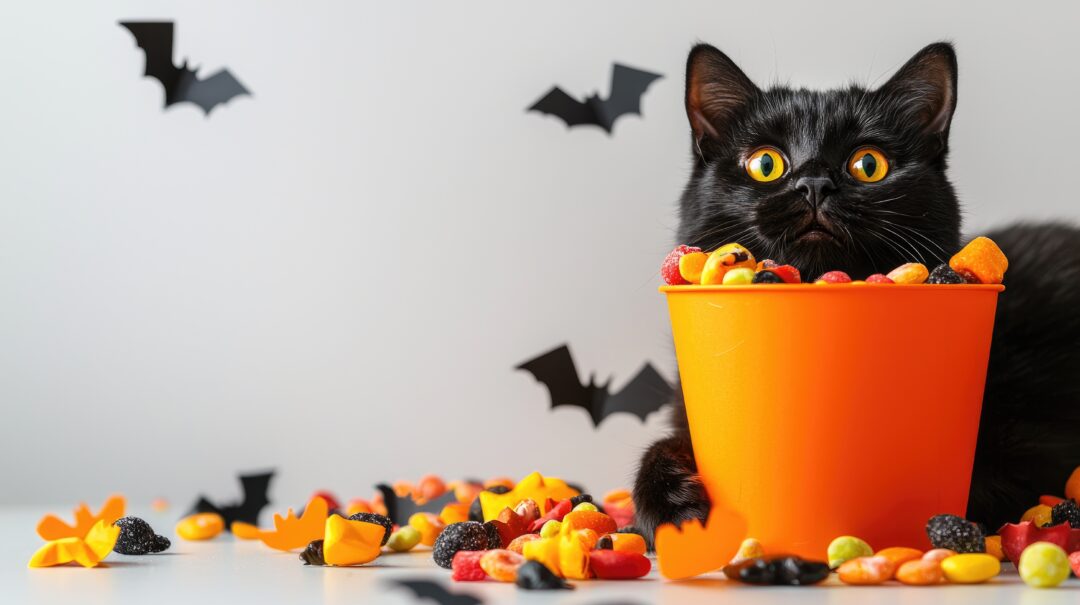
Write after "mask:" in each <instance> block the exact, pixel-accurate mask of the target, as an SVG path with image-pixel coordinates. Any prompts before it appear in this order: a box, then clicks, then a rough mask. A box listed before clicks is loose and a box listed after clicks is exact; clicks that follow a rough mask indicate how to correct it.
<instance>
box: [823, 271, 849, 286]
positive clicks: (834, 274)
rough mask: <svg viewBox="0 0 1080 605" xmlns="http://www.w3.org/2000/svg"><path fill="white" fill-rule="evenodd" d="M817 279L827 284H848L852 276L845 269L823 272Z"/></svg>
mask: <svg viewBox="0 0 1080 605" xmlns="http://www.w3.org/2000/svg"><path fill="white" fill-rule="evenodd" d="M817 280H818V281H823V282H825V283H827V284H846V283H849V282H850V281H851V277H850V276H848V274H847V273H844V272H843V271H829V272H828V273H822V274H821V277H819V278H817Z"/></svg>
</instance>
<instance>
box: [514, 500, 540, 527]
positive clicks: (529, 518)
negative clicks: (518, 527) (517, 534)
mask: <svg viewBox="0 0 1080 605" xmlns="http://www.w3.org/2000/svg"><path fill="white" fill-rule="evenodd" d="M514 512H515V513H517V515H518V516H519V517H521V518H522V519H524V520H525V522H526V523H532V522H533V521H535V520H537V519H539V518H540V505H539V504H537V503H536V500H533V499H532V498H525V499H524V500H522V501H521V502H518V503H517V506H515V507H514Z"/></svg>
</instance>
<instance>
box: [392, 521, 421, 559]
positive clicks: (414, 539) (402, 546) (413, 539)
mask: <svg viewBox="0 0 1080 605" xmlns="http://www.w3.org/2000/svg"><path fill="white" fill-rule="evenodd" d="M419 543H420V532H419V531H417V529H416V528H415V527H413V526H411V525H406V526H404V527H400V528H398V530H397V531H396V532H394V533H392V534H390V539H389V540H388V541H387V542H386V545H387V546H389V547H390V550H393V551H395V552H408V551H410V550H412V549H413V548H416V545H417V544H419Z"/></svg>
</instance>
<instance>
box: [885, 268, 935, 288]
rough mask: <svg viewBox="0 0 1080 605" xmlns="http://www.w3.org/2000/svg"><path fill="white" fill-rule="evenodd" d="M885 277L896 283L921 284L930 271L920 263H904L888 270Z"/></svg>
mask: <svg viewBox="0 0 1080 605" xmlns="http://www.w3.org/2000/svg"><path fill="white" fill-rule="evenodd" d="M885 277H888V278H889V279H891V280H893V282H894V283H897V284H921V283H924V282H926V278H927V277H930V271H929V270H927V268H926V265H924V264H922V263H906V264H903V265H900V266H899V267H897V268H895V269H893V270H892V271H889V274H888V275H886V276H885Z"/></svg>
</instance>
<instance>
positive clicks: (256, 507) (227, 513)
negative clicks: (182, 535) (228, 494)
mask: <svg viewBox="0 0 1080 605" xmlns="http://www.w3.org/2000/svg"><path fill="white" fill-rule="evenodd" d="M273 477H274V471H269V472H265V473H258V474H254V475H240V486H241V489H242V490H243V492H244V499H243V500H242V501H240V502H236V503H234V504H223V505H218V504H214V503H213V502H211V501H210V500H208V499H207V498H206V496H199V500H198V501H197V502H196V503H195V506H194V508H192V510H191V512H192V513H217V514H219V515H221V518H222V519H224V520H225V527H226V528H229V527H231V526H232V524H233V521H241V522H243V523H249V524H251V525H258V524H259V513H260V512H262V509H263V508H264V507H265V506H266V505H267V504H270V499H269V498H267V496H266V493H267V491H269V489H270V479H272V478H273Z"/></svg>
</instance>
